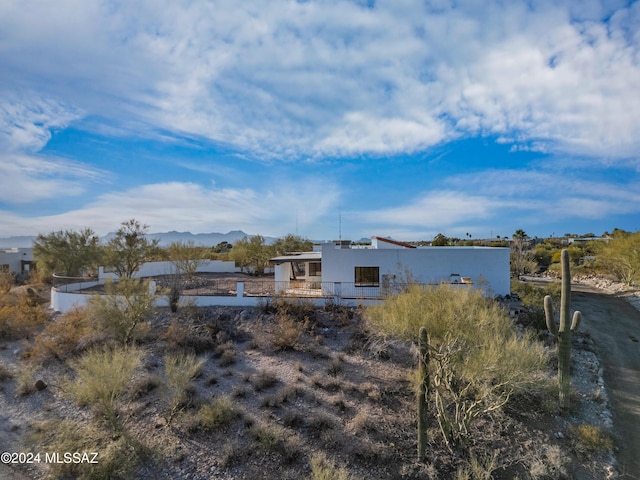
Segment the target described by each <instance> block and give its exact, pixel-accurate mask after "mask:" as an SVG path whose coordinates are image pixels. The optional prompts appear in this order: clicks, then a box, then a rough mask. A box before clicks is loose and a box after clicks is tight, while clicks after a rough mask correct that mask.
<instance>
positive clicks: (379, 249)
mask: <svg viewBox="0 0 640 480" xmlns="http://www.w3.org/2000/svg"><path fill="white" fill-rule="evenodd" d="M271 263H272V264H273V265H275V282H276V290H279V291H288V290H291V289H302V290H305V291H307V292H308V291H313V290H316V291H317V292H318V295H322V296H328V295H336V296H340V297H343V298H375V297H381V296H384V295H385V294H386V293H390V292H392V291H393V289H394V286H395V288H397V286H398V285H399V284H402V283H405V282H406V281H407V280H408V279H411V280H412V281H416V282H418V283H421V284H439V283H443V282H448V283H452V284H454V285H460V286H463V285H467V286H468V285H473V286H474V287H477V288H482V289H483V290H484V291H485V294H487V295H491V296H493V295H507V294H509V293H510V280H509V248H501V247H415V246H413V245H410V244H408V243H404V242H398V241H395V240H391V239H387V238H380V237H372V238H371V246H367V247H362V246H357V247H356V246H351V245H344V244H341V245H336V244H335V243H323V244H322V245H321V251H320V252H303V253H295V254H290V255H284V256H281V257H276V258H273V259H271Z"/></svg>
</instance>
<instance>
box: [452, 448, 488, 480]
mask: <svg viewBox="0 0 640 480" xmlns="http://www.w3.org/2000/svg"><path fill="white" fill-rule="evenodd" d="M497 466H498V452H493V454H492V455H487V456H484V457H478V456H476V455H475V454H474V453H473V452H471V453H470V459H469V461H468V462H467V464H466V465H463V466H461V467H459V468H458V469H457V470H456V476H455V479H456V480H491V479H492V478H493V475H492V473H493V471H494V470H495V469H496V468H497Z"/></svg>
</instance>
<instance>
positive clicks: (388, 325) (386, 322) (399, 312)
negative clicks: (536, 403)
mask: <svg viewBox="0 0 640 480" xmlns="http://www.w3.org/2000/svg"><path fill="white" fill-rule="evenodd" d="M367 320H368V323H369V325H370V327H371V329H372V330H373V331H376V332H378V333H379V334H381V335H391V336H394V337H399V338H401V339H404V340H410V341H412V342H414V343H417V337H418V333H419V330H420V327H422V326H424V327H426V329H427V332H428V334H429V343H430V349H431V362H430V364H429V368H430V377H431V378H432V379H433V384H434V386H435V387H436V388H435V399H436V402H435V406H436V411H437V418H438V421H439V424H440V428H441V431H442V433H443V435H444V437H445V439H446V440H447V443H451V442H454V443H457V442H460V441H464V440H465V439H466V438H467V437H468V436H469V435H470V430H469V427H470V425H471V423H472V421H473V420H475V419H476V418H478V417H480V416H482V415H484V414H486V413H488V412H491V411H493V410H496V409H498V408H501V407H502V406H503V405H504V404H505V403H506V402H507V401H508V399H509V397H510V395H512V394H513V393H524V392H527V391H529V390H532V389H533V390H535V389H537V388H540V385H541V384H542V383H543V382H544V381H545V379H546V370H547V368H546V366H547V356H546V353H545V350H544V348H543V346H542V344H540V343H539V342H536V341H534V339H533V338H532V336H530V335H527V334H525V335H519V334H518V333H517V332H516V330H515V328H514V325H513V323H512V322H511V320H510V319H509V317H508V315H507V313H506V312H505V311H504V309H502V308H501V307H500V305H499V304H498V303H497V302H495V301H493V300H489V299H486V298H484V297H483V296H482V292H481V291H479V290H473V289H460V288H452V287H450V286H447V285H441V286H438V287H422V286H412V287H411V288H410V289H409V290H408V291H407V292H405V293H401V294H399V295H398V296H395V297H391V298H389V299H387V300H386V301H385V302H384V303H383V304H381V305H378V306H375V307H370V308H369V309H368V310H367Z"/></svg>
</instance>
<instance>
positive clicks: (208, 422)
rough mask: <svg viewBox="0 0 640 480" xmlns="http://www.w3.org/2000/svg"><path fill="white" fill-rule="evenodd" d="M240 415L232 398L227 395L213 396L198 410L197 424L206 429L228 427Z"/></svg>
mask: <svg viewBox="0 0 640 480" xmlns="http://www.w3.org/2000/svg"><path fill="white" fill-rule="evenodd" d="M239 416H240V412H239V411H238V409H237V407H236V406H235V403H234V402H233V400H231V398H230V397H228V396H221V397H215V398H213V399H212V400H211V402H209V403H208V404H206V405H203V406H202V407H200V410H199V412H198V419H199V422H198V423H199V425H200V426H201V427H202V428H206V429H220V428H226V427H228V426H229V425H230V424H231V422H233V421H234V420H235V419H236V418H238V417H239Z"/></svg>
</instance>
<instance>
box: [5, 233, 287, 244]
mask: <svg viewBox="0 0 640 480" xmlns="http://www.w3.org/2000/svg"><path fill="white" fill-rule="evenodd" d="M113 235H114V233H109V234H107V235H105V236H104V237H101V238H100V239H101V240H102V241H103V242H104V241H107V240H108V239H109V238H111V237H112V236H113ZM147 236H148V237H149V238H152V239H158V240H159V244H160V246H161V247H165V246H168V245H170V244H172V243H174V242H185V243H187V242H192V243H193V244H194V245H196V246H205V247H215V246H216V245H218V244H219V243H221V242H229V243H234V242H236V241H237V240H241V239H242V238H244V237H249V238H251V237H252V236H253V235H250V234H248V233H245V232H243V231H242V230H232V231H230V232H227V233H191V232H176V231H171V232H158V233H149V234H148V235H147ZM35 239H36V236H35V235H33V236H18V237H0V248H30V247H32V246H33V241H34V240H35ZM264 239H265V242H266V243H267V244H270V243H272V242H273V241H275V240H276V239H275V238H274V237H264Z"/></svg>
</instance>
